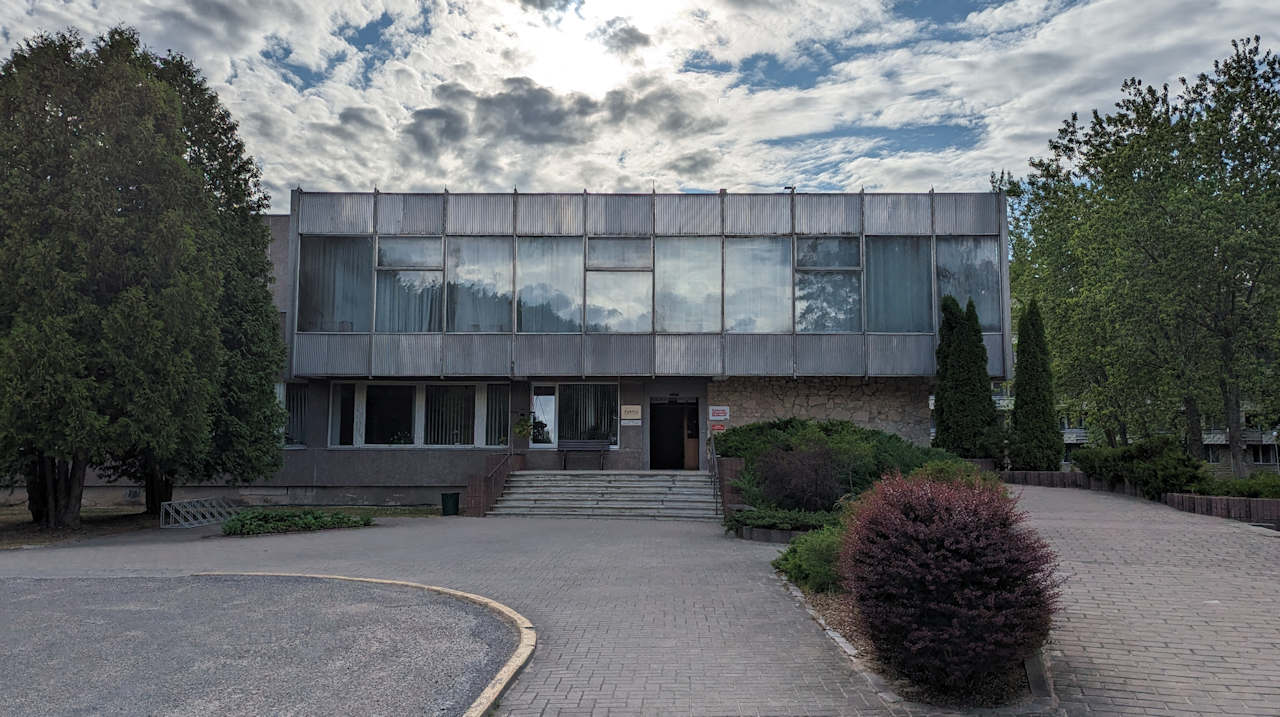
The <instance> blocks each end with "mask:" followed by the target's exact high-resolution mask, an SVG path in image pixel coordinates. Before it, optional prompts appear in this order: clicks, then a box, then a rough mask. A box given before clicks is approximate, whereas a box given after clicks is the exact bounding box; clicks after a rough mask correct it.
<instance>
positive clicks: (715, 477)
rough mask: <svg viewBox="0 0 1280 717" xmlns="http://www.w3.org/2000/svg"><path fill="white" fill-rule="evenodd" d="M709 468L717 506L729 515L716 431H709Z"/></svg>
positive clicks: (722, 513)
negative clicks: (725, 503) (722, 482)
mask: <svg viewBox="0 0 1280 717" xmlns="http://www.w3.org/2000/svg"><path fill="white" fill-rule="evenodd" d="M707 470H709V471H711V486H712V488H713V489H714V490H715V496H716V506H718V507H719V508H720V514H721V515H727V514H728V511H726V510H725V506H724V494H723V491H722V490H721V489H720V460H719V457H718V456H717V455H716V434H715V431H707Z"/></svg>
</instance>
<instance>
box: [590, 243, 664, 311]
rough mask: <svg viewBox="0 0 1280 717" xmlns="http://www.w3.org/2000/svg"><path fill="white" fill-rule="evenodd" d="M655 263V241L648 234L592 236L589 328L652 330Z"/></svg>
mask: <svg viewBox="0 0 1280 717" xmlns="http://www.w3.org/2000/svg"><path fill="white" fill-rule="evenodd" d="M652 267H653V255H652V245H651V244H650V243H649V240H648V239H647V238H644V239H633V238H617V239H613V238H609V239H604V238H601V239H595V238H592V239H589V240H588V241H587V269H588V271H587V331H591V332H597V333H649V332H650V331H652V330H653V272H652ZM646 269H648V270H649V271H645V270H646ZM610 270H612V271H610Z"/></svg>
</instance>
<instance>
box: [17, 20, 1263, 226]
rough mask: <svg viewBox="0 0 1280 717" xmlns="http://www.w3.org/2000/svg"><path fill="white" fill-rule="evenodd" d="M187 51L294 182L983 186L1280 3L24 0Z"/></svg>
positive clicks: (1223, 44)
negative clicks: (1131, 89)
mask: <svg viewBox="0 0 1280 717" xmlns="http://www.w3.org/2000/svg"><path fill="white" fill-rule="evenodd" d="M118 24H124V25H131V26H134V27H136V28H137V29H138V31H139V32H140V34H141V36H142V38H143V41H144V42H145V43H146V44H147V45H148V46H149V47H150V48H152V49H153V50H156V51H161V52H163V51H165V50H174V51H177V52H181V53H183V54H185V55H187V56H188V57H190V58H192V59H193V60H194V61H195V62H196V64H197V65H198V66H199V67H200V68H202V69H203V71H204V73H205V75H206V77H207V78H208V80H209V83H210V85H211V86H212V87H213V88H214V89H215V90H216V91H217V92H218V94H219V96H220V97H221V99H222V102H223V103H224V104H225V105H226V106H227V107H228V108H229V109H230V111H231V113H232V114H233V115H234V116H235V118H236V119H237V120H238V121H239V123H240V132H241V135H242V137H243V138H244V140H245V143H246V145H247V146H248V149H249V151H250V153H252V154H253V156H254V157H255V158H256V160H257V161H258V162H259V164H260V165H261V167H262V174H263V184H264V186H265V188H266V189H267V190H268V192H270V194H271V195H272V196H273V198H274V199H273V210H275V211H287V208H288V207H287V205H288V191H289V189H291V188H293V187H299V186H300V187H302V188H303V189H305V190H308V191H369V190H371V189H373V188H374V187H377V188H378V189H379V190H381V191H431V192H436V191H440V190H441V189H444V188H448V189H449V191H453V192H462V191H510V190H511V189H512V188H517V189H519V190H520V191H523V192H554V191H574V192H577V191H582V190H583V189H587V190H589V191H594V192H613V191H642V192H648V191H650V190H655V189H656V191H658V192H677V191H680V192H694V191H715V190H717V189H720V188H725V189H728V190H730V191H781V189H782V188H783V187H785V186H794V187H796V188H797V190H798V191H858V190H859V189H863V188H865V189H866V190H867V191H910V192H915V191H927V190H929V189H930V188H934V189H937V190H938V191H967V190H984V189H986V188H988V187H989V181H988V178H989V176H990V174H991V173H992V172H998V171H1000V170H1009V171H1011V172H1013V173H1014V174H1015V175H1021V174H1024V173H1025V172H1026V170H1027V161H1028V159H1029V158H1030V157H1032V156H1034V155H1042V154H1044V153H1045V152H1046V151H1047V143H1048V140H1049V139H1050V138H1052V137H1053V136H1054V134H1055V132H1056V131H1057V128H1058V126H1059V125H1060V124H1061V123H1062V121H1063V120H1064V119H1066V118H1067V117H1069V116H1070V114H1071V113H1072V112H1079V113H1081V114H1082V115H1086V114H1087V113H1089V112H1091V111H1092V110H1093V109H1095V108H1100V109H1103V110H1106V109H1108V108H1110V107H1111V106H1112V105H1113V104H1114V103H1115V101H1116V100H1117V99H1118V95H1119V89H1120V84H1121V82H1122V81H1123V80H1124V79H1126V78H1128V77H1134V76H1136V77H1140V78H1142V79H1144V80H1145V81H1147V82H1152V83H1163V82H1175V81H1176V80H1177V78H1178V77H1180V76H1191V75H1194V74H1197V73H1199V72H1203V71H1208V70H1209V69H1211V67H1212V62H1213V60H1214V59H1216V58H1221V57H1225V56H1226V55H1228V54H1229V53H1230V51H1231V47H1230V41H1231V40H1232V39H1233V38H1240V37H1245V36H1251V35H1255V34H1257V35H1261V36H1262V39H1263V44H1264V46H1271V47H1280V2H1275V1H1273V0H1217V1H1212V0H975V1H974V2H959V1H957V0H845V1H844V2H839V1H836V2H818V1H815V0H786V1H785V2H781V1H780V2H773V1H771V0H641V1H640V2H604V1H603V0H475V1H471V0H443V1H439V0H421V1H415V0H358V1H353V0H9V1H8V2H5V3H3V4H0V43H3V48H4V54H5V55H6V56H7V55H8V53H9V51H11V50H12V49H13V48H14V47H15V46H17V44H18V43H20V42H22V41H23V39H24V38H27V37H30V36H32V35H33V34H35V33H37V32H40V31H54V30H60V29H65V28H76V29H78V30H79V31H80V32H81V33H82V34H83V35H85V36H86V37H92V36H94V35H96V34H100V33H102V32H103V31H105V30H106V29H108V28H109V27H111V26H113V25H118Z"/></svg>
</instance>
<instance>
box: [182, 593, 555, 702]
mask: <svg viewBox="0 0 1280 717" xmlns="http://www.w3.org/2000/svg"><path fill="white" fill-rule="evenodd" d="M193 575H253V576H259V577H275V578H313V579H317V580H348V581H351V582H357V583H376V584H379V585H401V586H404V587H410V588H418V589H420V590H427V591H430V592H433V593H439V594H441V595H448V596H450V597H455V598H458V599H460V600H466V601H467V602H472V603H475V604H477V605H480V606H481V607H485V608H488V609H490V610H492V611H494V612H496V613H498V615H500V616H501V617H502V619H504V620H506V621H507V622H508V623H510V624H511V626H512V627H514V628H515V629H516V632H517V634H518V635H519V637H520V642H519V644H517V645H516V649H515V652H513V653H511V657H510V658H508V659H507V661H506V663H505V664H504V665H503V666H502V669H500V670H498V674H496V675H494V676H493V679H492V680H490V681H489V684H488V685H487V686H485V688H484V690H483V691H482V692H481V693H480V696H479V697H477V698H476V699H475V701H474V702H472V703H471V706H470V707H468V708H467V711H466V712H463V713H462V714H463V717H481V715H484V714H485V713H486V712H488V711H489V709H490V708H492V707H493V706H494V705H495V704H496V703H497V702H498V698H499V697H501V696H502V693H503V692H504V691H506V689H507V687H508V686H509V685H510V684H511V681H512V680H514V679H515V677H516V675H517V674H519V673H520V670H522V669H523V668H524V666H525V664H526V663H527V662H528V661H529V658H530V657H531V656H532V655H533V649H534V647H536V646H537V644H538V633H537V632H536V631H535V630H534V629H533V623H531V622H529V620H528V619H526V618H525V617H524V616H523V615H521V614H520V613H518V612H516V611H515V610H512V609H511V608H509V607H507V606H506V605H503V604H502V603H500V602H498V601H497V600H492V599H490V598H487V597H484V596H483V595H476V594H474V593H465V592H462V591H461V590H453V589H451V588H442V587H438V586H435V585H423V584H422V583H414V582H409V581H407V580H383V579H380V578H354V577H351V576H348V575H322V574H315V573H266V572H223V571H217V572H206V573H193Z"/></svg>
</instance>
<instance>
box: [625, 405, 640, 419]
mask: <svg viewBox="0 0 1280 717" xmlns="http://www.w3.org/2000/svg"><path fill="white" fill-rule="evenodd" d="M641 415H642V414H641V412H640V406H623V407H622V414H621V418H622V420H624V421H633V420H635V421H638V420H640V417H641Z"/></svg>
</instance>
